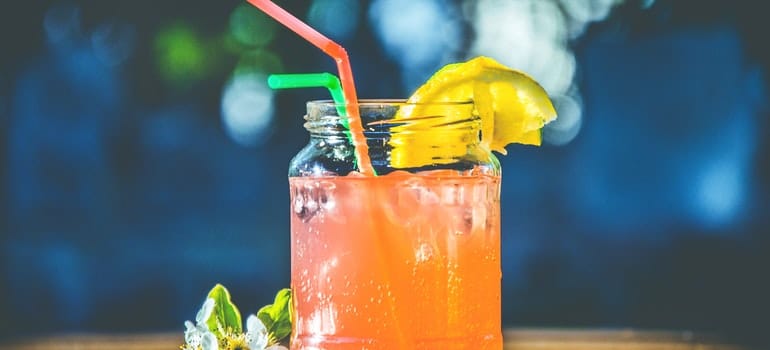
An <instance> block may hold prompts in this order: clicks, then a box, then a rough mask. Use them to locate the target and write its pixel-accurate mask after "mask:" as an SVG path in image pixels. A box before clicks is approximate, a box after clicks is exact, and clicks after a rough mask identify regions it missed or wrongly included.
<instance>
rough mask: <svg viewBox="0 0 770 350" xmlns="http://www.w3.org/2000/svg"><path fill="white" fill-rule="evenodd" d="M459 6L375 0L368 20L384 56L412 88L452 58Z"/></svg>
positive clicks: (458, 36)
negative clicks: (393, 63)
mask: <svg viewBox="0 0 770 350" xmlns="http://www.w3.org/2000/svg"><path fill="white" fill-rule="evenodd" d="M460 19H461V18H460V14H459V10H458V9H457V8H456V6H455V5H454V3H452V2H449V1H442V0H375V1H374V2H373V3H372V5H371V7H370V8H369V21H370V22H371V23H372V26H373V28H374V31H375V34H376V36H377V38H378V39H379V40H380V42H381V43H382V45H383V46H384V48H385V52H386V54H387V55H388V57H389V58H390V59H392V60H394V61H396V62H397V63H398V64H399V66H400V67H401V69H402V74H401V80H402V84H403V86H404V89H405V90H407V91H413V90H415V89H416V88H417V87H418V86H419V85H420V84H422V83H423V82H424V81H425V80H427V78H428V77H430V75H431V74H432V73H433V72H435V71H436V70H437V69H438V68H439V67H440V66H441V65H443V64H445V63H449V62H450V61H455V60H456V58H457V54H458V50H459V48H460V45H461V42H462V35H463V31H462V27H461V24H460Z"/></svg>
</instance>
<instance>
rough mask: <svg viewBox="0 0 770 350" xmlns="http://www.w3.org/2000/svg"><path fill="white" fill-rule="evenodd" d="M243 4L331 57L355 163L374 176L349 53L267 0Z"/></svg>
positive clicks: (254, 0) (248, 0)
mask: <svg viewBox="0 0 770 350" xmlns="http://www.w3.org/2000/svg"><path fill="white" fill-rule="evenodd" d="M246 1H247V2H248V3H250V4H252V5H254V6H256V7H257V8H259V9H260V10H262V12H264V13H266V14H267V15H269V16H270V17H273V19H275V20H276V21H278V22H280V23H281V24H283V25H284V26H286V27H288V28H289V29H291V30H292V31H293V32H295V33H297V34H298V35H299V36H301V37H302V38H304V39H305V40H307V41H309V42H310V43H311V44H313V45H315V46H316V47H318V48H319V49H321V51H323V52H325V53H326V54H327V55H329V56H331V57H332V58H333V59H334V61H335V62H337V70H338V71H339V75H340V80H341V81H342V92H343V95H344V97H345V107H346V108H347V111H348V113H349V114H350V115H349V129H350V134H351V136H352V138H353V147H354V148H355V153H356V159H358V170H360V171H361V173H362V174H364V175H369V176H374V175H375V173H374V168H372V162H371V160H370V159H369V147H368V146H367V144H366V139H365V138H364V128H363V125H362V124H361V117H360V116H359V113H358V97H357V96H356V87H355V83H354V81H353V71H352V69H351V68H350V58H348V53H347V51H345V48H343V47H342V46H340V45H339V44H337V43H335V42H334V41H332V40H331V39H329V38H327V37H325V36H323V34H321V33H319V32H318V31H316V30H315V29H313V28H312V27H310V26H309V25H307V24H305V23H304V22H302V21H300V20H299V19H298V18H297V17H294V16H293V15H292V14H290V13H288V12H286V10H284V9H282V8H280V7H279V6H278V5H276V4H274V3H273V2H272V1H270V0H246Z"/></svg>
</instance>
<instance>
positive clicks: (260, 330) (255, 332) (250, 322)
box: [246, 314, 287, 350]
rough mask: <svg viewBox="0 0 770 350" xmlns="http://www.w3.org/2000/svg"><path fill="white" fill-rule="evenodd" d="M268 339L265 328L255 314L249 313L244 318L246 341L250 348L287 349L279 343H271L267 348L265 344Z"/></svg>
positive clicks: (260, 349)
mask: <svg viewBox="0 0 770 350" xmlns="http://www.w3.org/2000/svg"><path fill="white" fill-rule="evenodd" d="M268 341H270V339H269V338H268V335H267V328H265V324H264V323H262V320H260V319H259V318H258V317H257V316H254V315H253V314H252V315H249V317H248V318H247V319H246V342H247V343H248V345H249V349H251V350H263V349H264V350H287V349H286V348H285V347H283V346H280V345H273V346H271V347H269V348H265V346H267V343H268Z"/></svg>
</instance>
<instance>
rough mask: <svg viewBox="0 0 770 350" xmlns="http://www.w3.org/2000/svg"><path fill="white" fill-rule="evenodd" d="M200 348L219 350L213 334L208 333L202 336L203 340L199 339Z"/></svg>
mask: <svg viewBox="0 0 770 350" xmlns="http://www.w3.org/2000/svg"><path fill="white" fill-rule="evenodd" d="M201 348H203V350H219V344H218V343H217V337H216V336H215V335H214V333H211V332H208V333H206V334H204V335H203V339H201Z"/></svg>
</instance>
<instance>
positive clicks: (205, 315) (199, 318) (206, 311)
mask: <svg viewBox="0 0 770 350" xmlns="http://www.w3.org/2000/svg"><path fill="white" fill-rule="evenodd" d="M215 304H216V302H215V301H214V299H211V298H208V299H206V301H205V302H204V303H203V306H202V307H201V309H200V311H198V315H196V316H195V322H196V323H198V324H200V323H205V322H206V321H208V319H209V317H211V313H212V312H214V306H215Z"/></svg>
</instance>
